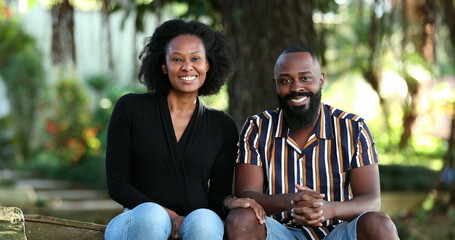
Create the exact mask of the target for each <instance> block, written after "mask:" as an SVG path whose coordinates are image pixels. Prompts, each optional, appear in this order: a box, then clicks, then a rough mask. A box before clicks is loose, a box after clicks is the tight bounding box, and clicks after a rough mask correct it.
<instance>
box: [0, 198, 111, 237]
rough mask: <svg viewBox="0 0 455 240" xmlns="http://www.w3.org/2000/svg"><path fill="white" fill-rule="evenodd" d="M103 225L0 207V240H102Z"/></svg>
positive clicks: (15, 208) (104, 227)
mask: <svg viewBox="0 0 455 240" xmlns="http://www.w3.org/2000/svg"><path fill="white" fill-rule="evenodd" d="M105 229H106V226H105V225H100V224H95V223H89V222H83V221H75V220H68V219H62V218H55V217H49V216H43V215H36V214H26V215H23V214H22V210H21V209H19V208H17V207H2V206H0V239H10V240H25V239H27V240H73V239H74V240H95V239H96V240H98V239H104V230H105Z"/></svg>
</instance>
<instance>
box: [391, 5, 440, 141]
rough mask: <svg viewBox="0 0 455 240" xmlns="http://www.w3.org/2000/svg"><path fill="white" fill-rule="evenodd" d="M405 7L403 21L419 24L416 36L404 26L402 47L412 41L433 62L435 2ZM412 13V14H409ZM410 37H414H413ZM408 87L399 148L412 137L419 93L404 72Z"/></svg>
mask: <svg viewBox="0 0 455 240" xmlns="http://www.w3.org/2000/svg"><path fill="white" fill-rule="evenodd" d="M404 5H405V7H404V8H403V9H404V11H403V14H404V16H405V21H406V22H410V23H418V24H420V31H418V33H417V34H412V33H410V32H409V31H407V28H406V27H405V26H404V27H403V28H404V31H403V32H404V33H405V37H404V39H403V45H406V44H407V40H411V41H414V44H415V46H416V48H417V50H418V51H419V54H420V55H421V56H422V57H423V58H424V59H425V61H426V62H427V63H429V64H432V63H434V61H435V58H436V56H435V52H436V51H435V28H436V26H435V12H436V10H435V2H434V0H425V1H423V2H421V3H420V2H416V1H412V0H404ZM411 13H413V14H411ZM412 35H415V36H414V37H413V36H412ZM403 75H404V76H403V78H404V79H405V81H406V83H407V85H408V101H406V102H405V106H404V108H403V110H404V113H403V132H402V134H401V138H400V144H399V146H400V148H404V147H406V146H407V145H408V142H409V139H410V138H411V137H412V127H413V125H414V123H415V120H416V118H417V114H416V97H417V94H418V92H419V82H418V81H417V80H416V79H414V78H412V77H411V76H409V74H407V73H406V72H405V73H404V74H403Z"/></svg>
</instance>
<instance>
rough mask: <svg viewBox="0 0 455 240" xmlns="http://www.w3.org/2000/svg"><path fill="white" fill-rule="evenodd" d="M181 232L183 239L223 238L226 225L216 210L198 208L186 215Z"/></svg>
mask: <svg viewBox="0 0 455 240" xmlns="http://www.w3.org/2000/svg"><path fill="white" fill-rule="evenodd" d="M180 234H181V236H182V238H183V239H222V238H223V234H224V225H223V222H222V221H221V218H220V217H219V216H218V215H217V214H216V213H215V212H213V211H211V210H209V209H197V210H194V211H192V212H191V213H190V214H188V216H186V217H185V219H184V220H183V222H182V225H181V226H180Z"/></svg>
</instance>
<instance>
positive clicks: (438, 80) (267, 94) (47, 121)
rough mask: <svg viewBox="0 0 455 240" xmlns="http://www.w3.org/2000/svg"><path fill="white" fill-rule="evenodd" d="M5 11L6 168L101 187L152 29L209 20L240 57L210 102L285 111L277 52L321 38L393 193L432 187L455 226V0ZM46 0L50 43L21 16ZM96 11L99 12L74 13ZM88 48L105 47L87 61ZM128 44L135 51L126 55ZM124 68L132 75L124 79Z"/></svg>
mask: <svg viewBox="0 0 455 240" xmlns="http://www.w3.org/2000/svg"><path fill="white" fill-rule="evenodd" d="M21 4H22V5H21ZM0 6H1V7H2V11H1V12H0V52H1V53H2V54H0V78H1V79H2V80H3V81H0V83H2V82H3V85H4V86H5V88H6V91H5V94H4V95H5V96H4V98H2V96H1V92H0V101H3V99H6V100H7V101H5V102H7V104H5V103H3V104H1V103H0V167H1V168H10V169H32V170H33V171H36V172H39V173H41V174H43V175H47V176H52V177H59V178H69V179H71V180H75V181H80V182H81V183H84V182H85V183H88V184H90V185H92V186H93V185H96V186H98V187H100V188H103V187H104V172H103V171H104V147H105V134H106V126H107V124H108V121H109V116H110V112H111V111H112V106H113V105H114V104H115V101H116V100H117V99H118V97H119V96H121V95H122V94H124V93H126V92H131V91H136V92H138V91H139V92H144V91H145V88H143V87H140V86H138V85H137V81H136V79H135V75H136V73H137V67H138V64H139V62H138V61H137V55H138V51H139V49H141V47H142V41H143V38H144V37H146V36H150V35H151V34H152V33H153V30H154V28H155V27H156V26H157V25H159V24H160V23H161V22H162V21H164V20H167V19H170V18H175V17H179V18H184V19H198V20H200V21H202V22H205V23H207V24H209V25H211V26H212V27H213V28H215V29H217V30H220V31H223V32H224V33H225V34H226V36H227V39H228V42H229V44H230V46H231V48H232V58H233V60H234V62H235V64H236V73H235V75H234V76H233V78H232V79H230V80H229V81H228V84H227V86H225V87H223V89H222V91H221V92H220V94H218V95H217V96H212V97H206V98H203V101H205V102H206V103H207V104H209V105H211V106H213V107H216V108H219V109H222V110H226V111H228V112H229V113H230V114H231V115H232V116H233V117H234V118H235V120H236V122H237V124H238V127H239V128H240V127H241V126H242V124H243V121H244V120H245V119H246V117H247V116H248V115H252V114H255V113H258V112H261V111H263V110H264V109H272V108H275V107H276V102H275V101H276V100H275V97H274V96H275V93H274V92H275V90H274V87H273V85H272V82H271V78H272V73H273V65H274V62H275V60H276V58H277V57H278V55H279V53H280V52H281V51H282V50H283V49H285V48H287V47H288V46H290V45H296V44H302V45H306V46H309V47H312V48H314V49H315V50H316V51H317V52H318V53H319V55H320V60H321V63H322V64H323V71H325V73H326V76H327V79H328V86H327V87H326V88H325V89H324V94H323V101H324V102H327V103H329V104H331V105H333V106H336V107H338V108H341V109H343V110H346V111H350V112H355V113H358V114H359V115H360V116H363V117H364V118H365V119H366V120H367V122H368V124H369V126H370V128H371V130H372V131H373V135H374V137H375V139H376V145H377V148H378V152H379V154H380V159H381V166H380V167H381V183H382V187H383V190H404V189H406V190H413V191H415V190H420V191H425V192H427V193H428V194H427V197H426V198H425V199H424V200H423V202H422V204H421V205H419V206H420V207H421V208H419V209H424V210H425V211H428V210H431V211H433V212H439V213H447V212H449V215H450V214H452V215H453V217H452V220H451V221H454V222H455V210H454V209H455V208H454V206H455V196H454V195H455V188H454V186H455V185H454V179H455V171H454V169H455V137H454V129H455V126H454V121H455V120H454V116H455V67H454V66H455V3H454V1H451V0H418V1H416V0H364V1H352V0H327V1H323V0H305V1H297V0H280V1H277V0H265V1H260V0H251V1H243V0H80V1H71V0H29V1H26V0H20V1H9V0H0ZM21 6H22V8H24V9H26V10H24V11H21V9H19V8H21ZM24 6H25V7H24ZM38 6H39V7H41V9H44V11H45V12H46V13H47V15H46V16H47V17H48V18H49V19H50V21H48V23H49V25H50V26H46V27H49V29H51V33H49V35H50V36H49V37H48V39H49V42H48V45H49V47H47V45H46V47H43V42H37V41H36V40H35V39H34V37H36V35H37V34H36V32H35V34H34V35H33V36H32V35H31V34H30V33H28V32H27V31H25V29H26V27H27V26H24V25H22V24H21V18H23V16H26V15H27V13H28V12H32V11H33V9H36V8H37V7H38ZM88 12H99V13H100V14H99V17H93V18H90V19H89V20H87V21H86V22H83V23H81V21H79V22H78V21H77V20H76V19H80V18H77V17H76V16H81V15H84V14H86V13H88ZM97 16H98V15H97ZM87 18H88V17H87ZM98 18H99V19H98ZM116 19H120V20H116ZM94 20H96V21H99V22H100V24H99V25H97V24H95V22H93V21H94ZM90 21H92V22H93V24H92V22H90ZM78 24H79V25H78ZM81 26H82V27H81ZM97 26H100V27H97ZM43 28H44V26H43ZM126 29H132V30H131V31H126ZM29 32H30V31H29ZM114 32H120V34H117V35H115V34H114ZM41 39H42V38H41ZM93 39H97V41H93ZM99 43H102V44H100V45H99V47H98V45H97V44H99ZM88 45H96V46H97V47H95V48H96V52H95V51H93V52H91V53H90V54H89V57H88V58H85V59H82V60H81V56H82V53H81V51H87V49H88V48H87V46H88ZM40 46H41V47H40ZM127 50H128V53H127V54H129V57H130V58H126V57H124V56H125V55H121V54H120V52H122V51H127ZM119 56H120V57H119ZM78 59H79V60H78ZM93 59H95V60H93ZM87 62H90V63H89V64H92V65H93V62H96V63H97V64H98V65H99V66H102V69H101V68H100V69H98V68H96V67H94V66H87V64H88V63H87ZM98 65H97V66H98ZM82 67H85V68H89V69H90V70H91V72H89V73H87V72H83V73H81V71H79V69H81V68H82ZM125 69H131V71H130V73H127V74H120V72H121V71H123V70H125ZM0 87H1V86H0ZM0 90H1V88H0ZM2 106H3V109H7V111H3V112H4V114H3V115H2V114H1V113H2V111H1V110H2ZM5 106H6V107H5ZM93 183H96V184H93ZM410 186H413V187H412V188H408V187H410ZM416 211H417V210H416ZM411 213H412V214H417V213H416V212H415V211H414V212H412V211H411ZM412 214H410V215H412ZM452 215H451V216H452ZM452 224H453V222H452Z"/></svg>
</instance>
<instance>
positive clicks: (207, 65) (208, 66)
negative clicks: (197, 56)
mask: <svg viewBox="0 0 455 240" xmlns="http://www.w3.org/2000/svg"><path fill="white" fill-rule="evenodd" d="M209 68H210V65H209V62H208V61H207V64H206V65H205V71H206V72H208V71H209Z"/></svg>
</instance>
